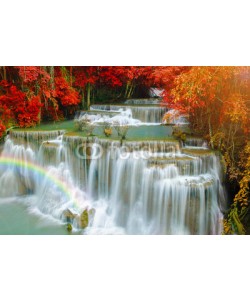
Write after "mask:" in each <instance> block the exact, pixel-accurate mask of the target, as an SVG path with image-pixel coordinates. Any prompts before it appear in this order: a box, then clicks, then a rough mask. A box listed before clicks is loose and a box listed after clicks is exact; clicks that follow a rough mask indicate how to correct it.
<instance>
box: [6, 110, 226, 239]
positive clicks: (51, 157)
mask: <svg viewBox="0 0 250 300" xmlns="http://www.w3.org/2000/svg"><path fill="white" fill-rule="evenodd" d="M92 108H93V109H95V110H97V109H100V110H109V111H112V112H113V111H114V115H113V116H116V113H117V109H121V107H120V106H112V105H109V106H103V105H102V106H100V105H99V106H97V105H96V106H92ZM129 109H131V110H130V112H131V115H132V116H133V117H137V118H138V120H140V122H141V121H147V122H151V121H152V122H158V121H160V116H161V115H162V114H163V113H164V110H165V108H161V107H151V106H149V107H147V108H145V109H143V108H142V107H136V106H134V107H132V106H131V108H129ZM78 116H79V115H78ZM101 117H103V115H101ZM93 118H96V115H95V114H93ZM6 161H7V163H6ZM30 196H32V198H29V197H30ZM11 197H17V198H18V199H20V201H24V199H26V198H27V199H28V198H29V199H30V200H29V205H30V206H29V209H30V210H31V211H32V212H36V213H37V212H39V213H40V214H41V215H43V216H45V217H48V218H53V219H55V220H57V221H58V222H60V224H65V223H66V222H70V223H72V226H73V228H74V230H80V229H79V220H80V219H81V217H80V216H81V215H82V214H83V213H84V212H85V211H88V213H89V219H90V221H89V222H88V227H87V228H86V229H84V230H83V232H84V233H85V234H220V233H221V220H222V213H221V209H222V208H223V205H224V203H225V198H224V189H223V185H222V172H221V170H220V160H219V157H218V156H217V155H216V154H215V153H214V152H213V151H211V150H210V149H209V148H208V146H207V144H206V143H205V142H204V141H203V140H202V139H199V138H188V139H187V140H186V141H185V142H184V143H180V142H179V141H177V140H173V139H161V140H123V141H120V140H118V139H108V138H100V137H96V136H93V137H88V138H86V137H81V136H77V135H70V134H65V131H64V130H56V131H12V132H10V135H9V136H8V137H7V139H6V141H5V144H4V147H3V150H2V152H1V155H0V202H1V201H2V199H7V198H11ZM90 211H92V212H95V213H90Z"/></svg>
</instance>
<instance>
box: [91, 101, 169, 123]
mask: <svg viewBox="0 0 250 300" xmlns="http://www.w3.org/2000/svg"><path fill="white" fill-rule="evenodd" d="M90 110H95V111H98V110H99V111H111V112H120V111H126V110H130V111H131V114H132V118H134V119H137V120H140V121H141V122H143V123H161V122H162V118H163V116H164V114H165V113H166V111H167V108H166V107H164V106H162V107H161V106H153V105H151V106H129V105H124V106H121V105H91V107H90Z"/></svg>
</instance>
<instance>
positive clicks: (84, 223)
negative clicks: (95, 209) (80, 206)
mask: <svg viewBox="0 0 250 300" xmlns="http://www.w3.org/2000/svg"><path fill="white" fill-rule="evenodd" d="M78 223H79V227H80V228H82V229H85V228H86V227H88V225H89V212H88V210H87V209H84V211H83V212H82V213H81V215H80V217H79V222H78Z"/></svg>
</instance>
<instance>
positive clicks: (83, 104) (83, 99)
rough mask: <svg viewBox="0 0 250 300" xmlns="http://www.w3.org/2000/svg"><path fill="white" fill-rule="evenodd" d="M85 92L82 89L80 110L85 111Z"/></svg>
mask: <svg viewBox="0 0 250 300" xmlns="http://www.w3.org/2000/svg"><path fill="white" fill-rule="evenodd" d="M84 94H85V90H84V88H83V89H82V109H85V95H84Z"/></svg>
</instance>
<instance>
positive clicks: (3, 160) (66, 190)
mask: <svg viewBox="0 0 250 300" xmlns="http://www.w3.org/2000/svg"><path fill="white" fill-rule="evenodd" d="M1 166H7V167H9V166H15V167H18V168H27V169H28V170H30V171H32V172H34V173H35V174H38V175H40V176H42V177H43V178H46V179H48V180H49V181H50V182H52V183H54V184H55V185H56V186H57V187H58V189H59V190H60V191H61V192H62V193H63V195H65V196H66V198H67V199H68V200H71V201H72V200H73V201H72V202H73V205H74V206H78V201H76V199H75V198H74V197H73V195H72V192H71V188H70V187H69V185H68V184H67V183H66V182H64V181H62V180H60V179H58V178H57V177H55V176H53V175H51V174H49V173H48V170H46V169H45V168H43V167H41V166H39V165H36V164H34V163H31V162H29V161H23V160H20V159H16V158H15V159H14V158H11V157H7V156H1V157H0V167H1Z"/></svg>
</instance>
